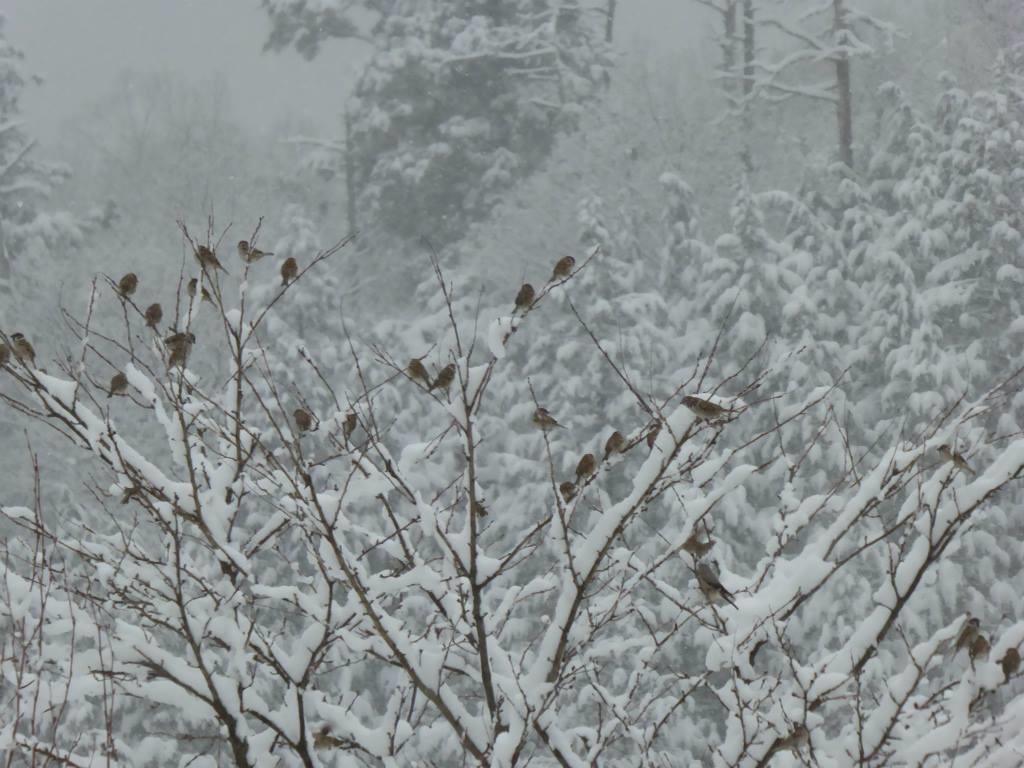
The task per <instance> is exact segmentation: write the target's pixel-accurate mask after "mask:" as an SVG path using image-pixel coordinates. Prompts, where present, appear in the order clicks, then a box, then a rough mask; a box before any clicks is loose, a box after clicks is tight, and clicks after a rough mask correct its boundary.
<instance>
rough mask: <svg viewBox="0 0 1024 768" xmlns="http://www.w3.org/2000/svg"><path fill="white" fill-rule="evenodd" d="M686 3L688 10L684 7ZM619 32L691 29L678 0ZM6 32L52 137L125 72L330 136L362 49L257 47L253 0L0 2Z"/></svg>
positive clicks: (632, 38)
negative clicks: (167, 76) (214, 90)
mask: <svg viewBox="0 0 1024 768" xmlns="http://www.w3.org/2000/svg"><path fill="white" fill-rule="evenodd" d="M684 6H685V8H684ZM619 8H620V11H619V19H618V23H617V25H616V34H617V38H618V41H619V43H620V44H622V45H623V46H624V47H625V48H626V49H629V50H633V51H639V50H642V51H651V50H654V51H657V50H662V51H664V50H667V49H670V48H672V47H674V46H678V45H679V44H680V40H681V39H683V38H684V37H685V36H686V35H687V33H690V34H692V33H693V32H694V30H693V29H692V28H691V27H690V25H691V24H692V23H693V18H694V14H693V8H692V6H691V4H687V3H683V2H682V0H626V2H620V3H619ZM0 11H2V12H3V13H4V14H5V15H6V17H7V25H6V27H7V29H6V31H7V36H8V39H9V40H10V41H11V42H12V43H13V44H14V45H15V46H16V47H18V48H20V49H22V50H23V51H24V52H25V55H26V58H27V64H28V67H29V70H30V71H32V72H35V73H37V74H39V75H42V76H43V77H44V78H45V79H46V83H45V85H44V86H42V87H37V88H30V89H28V91H27V93H26V94H25V96H24V102H23V104H24V111H25V115H24V116H25V119H26V120H27V121H28V123H29V126H28V127H29V130H30V132H31V133H32V134H33V135H35V136H37V137H39V139H40V140H41V141H42V142H43V144H44V145H45V144H48V143H51V142H52V141H53V139H54V137H55V136H56V135H57V128H58V126H59V125H60V123H61V122H62V121H63V120H66V119H68V118H69V117H71V116H73V115H74V114H76V113H77V112H79V111H80V110H81V108H82V107H83V106H85V105H87V104H89V103H91V102H93V101H95V100H96V99H97V98H98V97H99V96H101V95H102V94H104V93H105V92H106V91H108V90H109V89H110V87H111V85H112V83H113V82H114V78H115V76H116V75H117V73H118V72H119V71H121V70H124V69H132V70H139V71H144V72H152V71H172V72H178V73H181V74H183V75H185V76H187V77H188V78H190V79H193V80H196V81H201V80H204V79H210V78H212V77H214V76H217V75H220V76H222V77H223V78H225V80H226V81H227V85H228V89H229V92H230V94H231V104H230V107H231V110H232V111H233V112H234V113H235V114H239V113H240V112H242V111H244V113H245V115H246V118H247V120H256V121H258V122H271V121H273V120H275V119H276V118H277V117H279V116H281V115H283V114H286V113H290V114H291V115H293V116H295V117H297V118H300V119H305V120H309V121H310V122H311V123H312V124H313V125H314V126H315V127H317V128H318V129H320V130H322V131H323V132H324V133H327V134H329V133H333V132H335V130H336V126H337V124H338V114H339V110H340V107H341V104H342V103H343V100H344V97H345V94H346V93H347V90H348V89H349V88H350V87H351V84H352V80H353V79H354V76H355V73H356V71H357V68H358V66H359V63H360V62H361V61H362V59H363V57H364V56H365V55H366V48H365V47H364V46H362V45H360V44H358V43H349V42H344V43H342V42H337V43H334V44H331V45H329V46H327V47H326V48H325V49H324V51H323V52H321V54H320V55H319V56H318V57H317V58H316V59H314V60H313V61H311V62H309V61H305V60H304V59H302V58H301V57H300V56H298V55H297V54H295V53H293V52H285V53H277V54H264V53H262V47H263V41H264V40H265V39H266V36H267V31H268V29H269V22H268V20H267V16H266V14H265V13H264V12H263V10H262V9H261V8H260V3H259V0H0Z"/></svg>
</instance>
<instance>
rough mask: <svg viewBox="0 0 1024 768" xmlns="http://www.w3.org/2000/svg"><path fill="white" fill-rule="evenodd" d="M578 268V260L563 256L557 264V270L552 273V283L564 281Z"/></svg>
mask: <svg viewBox="0 0 1024 768" xmlns="http://www.w3.org/2000/svg"><path fill="white" fill-rule="evenodd" d="M575 266H576V259H574V258H573V257H572V256H563V257H562V258H560V259H559V260H558V261H556V262H555V268H554V270H553V271H552V272H551V282H554V281H555V280H563V279H565V278H567V277H568V276H569V275H571V274H572V268H573V267H575Z"/></svg>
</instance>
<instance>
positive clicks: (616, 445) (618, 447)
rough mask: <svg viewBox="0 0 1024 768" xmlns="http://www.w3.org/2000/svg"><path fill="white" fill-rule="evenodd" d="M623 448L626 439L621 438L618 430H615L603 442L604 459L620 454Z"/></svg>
mask: <svg viewBox="0 0 1024 768" xmlns="http://www.w3.org/2000/svg"><path fill="white" fill-rule="evenodd" d="M625 447H626V438H625V437H623V435H622V433H621V432H619V430H615V431H614V432H612V433H611V434H610V435H609V436H608V439H607V440H605V442H604V457H605V458H606V459H607V458H608V457H609V456H614V455H615V454H616V453H622V451H623V449H624V448H625Z"/></svg>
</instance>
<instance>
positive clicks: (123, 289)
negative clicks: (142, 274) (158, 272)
mask: <svg viewBox="0 0 1024 768" xmlns="http://www.w3.org/2000/svg"><path fill="white" fill-rule="evenodd" d="M138 287H139V276H138V275H136V274H135V273H134V272H129V273H128V274H127V275H125V276H124V277H122V278H121V279H120V280H118V281H117V292H118V293H120V294H121V295H122V296H124V297H125V298H126V299H127V298H128V297H129V296H131V295H133V294H134V293H135V289H136V288H138Z"/></svg>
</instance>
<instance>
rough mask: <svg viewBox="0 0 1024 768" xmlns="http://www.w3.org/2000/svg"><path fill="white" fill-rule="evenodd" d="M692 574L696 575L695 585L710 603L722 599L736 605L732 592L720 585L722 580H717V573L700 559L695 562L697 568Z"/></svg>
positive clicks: (718, 601) (713, 603) (716, 602)
mask: <svg viewBox="0 0 1024 768" xmlns="http://www.w3.org/2000/svg"><path fill="white" fill-rule="evenodd" d="M694 574H695V575H696V576H697V586H698V587H700V591H701V593H702V594H703V595H704V599H705V600H707V601H708V602H709V603H711V604H712V605H716V604H718V603H721V602H723V601H724V602H727V603H729V604H730V605H731V606H733V607H734V608H735V607H736V601H735V600H734V599H733V596H732V592H730V591H729V590H728V589H726V588H725V587H724V586H722V582H721V581H719V579H718V574H717V573H715V569H714V568H712V567H711V566H710V565H708V564H707V563H706V562H704V561H703V560H701V561H699V562H698V563H697V570H696V571H694Z"/></svg>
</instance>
